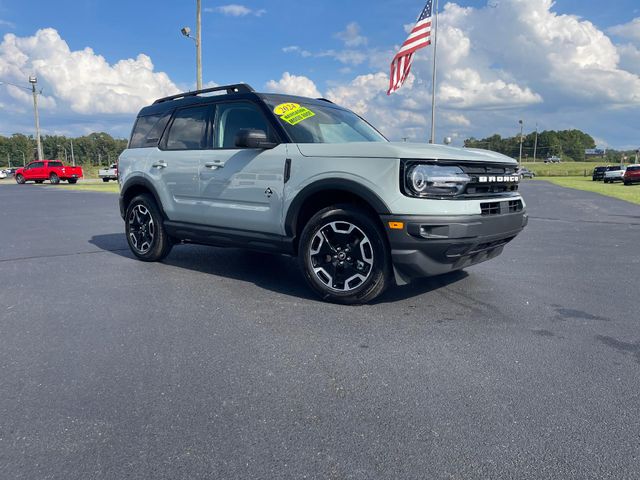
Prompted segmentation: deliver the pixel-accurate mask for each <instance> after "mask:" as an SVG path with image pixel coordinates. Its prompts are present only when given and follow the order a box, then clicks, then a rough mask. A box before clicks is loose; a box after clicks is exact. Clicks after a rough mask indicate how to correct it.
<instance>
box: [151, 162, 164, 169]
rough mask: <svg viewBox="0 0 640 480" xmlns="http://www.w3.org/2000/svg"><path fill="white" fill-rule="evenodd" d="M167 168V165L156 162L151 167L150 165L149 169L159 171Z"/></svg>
mask: <svg viewBox="0 0 640 480" xmlns="http://www.w3.org/2000/svg"><path fill="white" fill-rule="evenodd" d="M167 166H168V165H167V162H156V163H154V164H153V165H151V167H153V168H158V169H160V168H167Z"/></svg>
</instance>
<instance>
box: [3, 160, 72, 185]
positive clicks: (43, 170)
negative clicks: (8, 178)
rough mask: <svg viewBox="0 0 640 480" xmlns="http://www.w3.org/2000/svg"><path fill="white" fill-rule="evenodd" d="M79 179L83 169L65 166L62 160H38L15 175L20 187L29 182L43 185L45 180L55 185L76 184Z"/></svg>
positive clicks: (20, 169)
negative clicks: (61, 183)
mask: <svg viewBox="0 0 640 480" xmlns="http://www.w3.org/2000/svg"><path fill="white" fill-rule="evenodd" d="M79 178H82V167H69V166H64V165H63V164H62V162H61V161H60V160H36V161H35V162H31V163H29V164H28V165H27V166H26V167H24V168H19V169H18V170H17V171H16V174H15V179H16V182H17V183H19V184H20V185H22V184H23V183H25V182H28V181H34V182H36V183H42V182H44V181H45V180H49V181H50V182H51V183H53V184H57V183H60V180H66V181H67V182H69V183H76V182H77V181H78V179H79Z"/></svg>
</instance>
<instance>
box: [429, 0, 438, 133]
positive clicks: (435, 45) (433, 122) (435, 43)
mask: <svg viewBox="0 0 640 480" xmlns="http://www.w3.org/2000/svg"><path fill="white" fill-rule="evenodd" d="M435 2H436V14H435V17H434V18H435V20H434V23H433V26H434V28H433V78H432V79H431V138H430V139H429V143H435V140H436V72H437V63H436V57H437V53H438V0H435Z"/></svg>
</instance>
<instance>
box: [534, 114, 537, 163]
mask: <svg viewBox="0 0 640 480" xmlns="http://www.w3.org/2000/svg"><path fill="white" fill-rule="evenodd" d="M537 154H538V122H536V143H535V144H534V145H533V163H536V155H537Z"/></svg>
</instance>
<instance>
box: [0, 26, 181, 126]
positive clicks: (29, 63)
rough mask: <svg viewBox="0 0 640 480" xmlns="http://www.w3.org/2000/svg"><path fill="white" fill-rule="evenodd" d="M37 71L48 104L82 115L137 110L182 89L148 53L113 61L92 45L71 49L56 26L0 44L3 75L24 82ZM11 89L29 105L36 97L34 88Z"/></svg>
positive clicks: (42, 99)
mask: <svg viewBox="0 0 640 480" xmlns="http://www.w3.org/2000/svg"><path fill="white" fill-rule="evenodd" d="M32 74H36V75H37V76H38V80H39V85H40V87H41V88H43V91H44V93H43V95H42V96H41V97H40V105H41V106H42V108H43V109H48V108H49V109H51V108H57V109H61V110H62V111H64V110H70V111H72V112H75V113H79V114H83V115H89V114H96V113H101V114H131V113H136V112H137V111H138V110H139V109H140V108H141V107H142V106H144V105H148V104H149V103H151V102H152V101H153V100H155V99H156V98H158V97H162V96H166V95H170V94H173V93H176V92H177V91H178V88H177V87H176V85H175V84H174V83H173V82H172V81H171V80H170V79H169V77H168V76H167V75H166V74H165V73H162V72H154V67H153V63H152V62H151V59H150V58H149V57H148V56H146V55H144V54H140V55H138V56H137V57H136V58H135V59H132V58H129V59H125V60H120V61H118V62H116V63H115V64H113V65H111V64H109V63H108V62H107V61H106V60H105V58H104V57H102V56H100V55H97V54H96V53H95V52H94V51H93V50H92V49H90V48H85V49H84V50H75V51H71V50H70V49H69V46H68V45H67V43H66V42H65V41H64V40H63V39H62V38H60V35H59V34H58V32H57V31H56V30H54V29H52V28H46V29H42V30H38V31H37V32H36V34H35V35H34V36H32V37H17V36H16V35H14V34H7V35H5V36H4V39H3V41H2V43H0V78H3V79H5V80H6V81H11V82H13V83H17V84H22V83H25V80H26V79H27V78H28V76H29V75H32ZM7 91H8V93H9V94H10V95H12V96H13V97H14V98H16V99H18V100H19V101H20V102H21V103H22V104H24V105H29V103H30V102H31V97H30V94H29V92H26V91H22V90H20V89H8V90H7ZM2 93H3V92H1V91H0V95H2Z"/></svg>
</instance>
